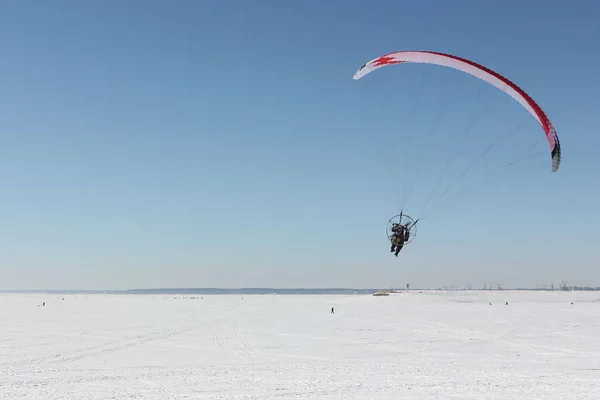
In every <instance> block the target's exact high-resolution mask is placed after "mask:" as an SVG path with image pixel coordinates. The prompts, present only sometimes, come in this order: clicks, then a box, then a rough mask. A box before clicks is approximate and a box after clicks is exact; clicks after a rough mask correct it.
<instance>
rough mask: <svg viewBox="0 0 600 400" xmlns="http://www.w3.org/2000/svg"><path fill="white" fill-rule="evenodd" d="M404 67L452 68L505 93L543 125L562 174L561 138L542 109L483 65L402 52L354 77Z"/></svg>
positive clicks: (379, 60) (554, 167)
mask: <svg viewBox="0 0 600 400" xmlns="http://www.w3.org/2000/svg"><path fill="white" fill-rule="evenodd" d="M402 63H423V64H436V65H440V66H445V67H449V68H454V69H457V70H459V71H462V72H465V73H467V74H470V75H472V76H474V77H476V78H479V79H481V80H483V81H485V82H487V83H489V84H491V85H493V86H495V87H496V88H498V89H500V90H502V91H503V92H505V93H506V94H508V95H509V96H511V97H512V98H513V99H515V100H516V101H517V102H519V104H521V105H522V106H523V107H525V109H526V110H527V111H529V113H530V114H531V115H533V117H534V118H535V119H536V120H537V121H538V122H539V124H540V125H541V126H542V129H544V132H545V134H546V138H547V139H548V144H549V145H550V151H551V156H552V171H553V172H556V171H558V167H559V166H560V158H561V150H560V143H559V141H558V135H557V134H556V131H555V129H554V127H553V126H552V123H551V122H550V120H549V119H548V117H547V116H546V114H545V113H544V111H542V109H541V108H540V106H538V105H537V103H536V102H535V101H533V99H532V98H531V97H530V96H529V95H528V94H527V93H525V91H523V89H521V88H520V87H518V86H517V85H516V84H514V83H513V82H511V81H510V80H508V79H507V78H505V77H503V76H502V75H500V74H498V73H497V72H494V71H492V70H491V69H489V68H486V67H484V66H483V65H480V64H477V63H475V62H473V61H469V60H466V59H464V58H460V57H457V56H453V55H450V54H444V53H437V52H432V51H398V52H395V53H389V54H386V55H383V56H381V57H378V58H375V59H373V60H371V61H369V62H368V63H366V64H365V65H363V66H362V67H360V69H359V70H358V71H356V72H355V73H354V76H353V79H354V80H358V79H360V78H362V77H363V76H365V75H367V74H369V73H371V72H373V71H375V70H376V69H379V68H381V67H385V66H387V65H393V64H402Z"/></svg>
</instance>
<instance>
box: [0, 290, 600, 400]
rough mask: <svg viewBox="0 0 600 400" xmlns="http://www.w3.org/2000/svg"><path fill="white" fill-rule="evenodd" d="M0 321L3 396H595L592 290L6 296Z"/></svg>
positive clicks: (597, 300)
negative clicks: (301, 294)
mask: <svg viewBox="0 0 600 400" xmlns="http://www.w3.org/2000/svg"><path fill="white" fill-rule="evenodd" d="M63 297H64V300H62V298H63ZM192 297H195V296H192ZM200 297H202V298H200ZM43 301H45V302H46V306H45V307H43V306H42V305H41V304H42V302H43ZM506 301H508V303H509V304H508V305H505V302H506ZM489 302H492V305H491V306H490V305H489V304H488V303H489ZM571 302H573V304H571ZM331 307H335V314H334V315H332V314H331V313H330V310H331ZM0 321H1V325H0V399H15V398H18V399H35V400H42V399H43V400H53V399H81V400H95V399H157V400H168V399H257V400H258V399H260V400H265V399H270V400H273V399H331V400H341V399H344V400H347V399H476V400H483V399H502V400H506V399H527V400H531V399H567V398H569V399H595V400H597V399H600V334H599V331H600V293H593V292H570V293H567V292H510V291H502V292H422V293H417V292H411V293H408V294H394V295H391V296H389V297H374V296H364V295H361V296H339V295H338V296H325V295H322V296H286V295H263V296H260V295H254V296H250V295H246V296H239V295H225V296H206V295H205V296H201V295H199V296H197V299H191V298H190V295H187V296H173V295H169V296H145V295H87V296H86V295H77V296H75V295H65V296H63V295H58V296H57V295H18V294H17V295H15V294H11V295H0Z"/></svg>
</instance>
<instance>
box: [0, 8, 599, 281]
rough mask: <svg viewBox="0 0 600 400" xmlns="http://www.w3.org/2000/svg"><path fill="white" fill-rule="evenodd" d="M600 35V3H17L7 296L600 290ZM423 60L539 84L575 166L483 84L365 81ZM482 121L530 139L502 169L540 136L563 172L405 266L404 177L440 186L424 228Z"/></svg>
mask: <svg viewBox="0 0 600 400" xmlns="http://www.w3.org/2000/svg"><path fill="white" fill-rule="evenodd" d="M599 20H600V3H599V2H597V1H593V0H589V1H586V0H578V1H575V2H571V3H569V5H567V3H565V2H562V3H561V2H556V5H554V4H553V3H552V2H548V1H542V0H530V1H522V0H504V1H501V2H491V1H488V2H482V1H477V0H473V1H463V0H454V1H447V0H437V1H420V2H414V1H410V2H409V1H391V0H390V1H378V2H375V1H373V2H368V1H354V0H343V1H342V0H336V1H317V0H311V1H301V2H300V1H275V0H273V1H264V0H253V1H245V0H239V1H234V0H230V1H212V0H205V1H192V0H189V1H183V0H180V1H176V2H174V1H145V0H130V1H120V0H105V1H96V2H82V1H75V0H73V1H66V0H55V1H52V2H48V1H29V0H18V1H17V0H13V1H3V2H2V3H1V4H0V72H1V73H0V182H1V185H0V275H1V278H0V289H39V288H48V289H124V288H148V287H388V286H401V285H404V284H405V283H406V281H407V280H408V281H410V282H411V284H412V285H413V286H415V287H440V286H446V285H450V284H454V285H456V286H458V287H462V286H464V285H466V284H471V285H473V286H474V287H482V286H483V284H484V282H488V284H490V283H491V284H496V283H502V284H504V286H506V287H524V286H527V287H537V286H538V285H541V284H550V283H552V282H553V283H554V284H555V285H558V283H559V282H560V281H561V280H567V281H568V282H569V283H570V284H576V285H594V286H600V271H599V270H598V259H599V257H598V256H599V254H600V251H599V250H598V239H600V235H599V234H598V224H599V223H600V217H599V212H598V207H599V205H600V200H599V195H600V179H599V178H598V175H599V173H600V168H599V162H598V157H597V152H598V147H599V146H600V135H599V134H600V123H599V122H598V115H597V114H598V109H599V105H600V101H599V100H598V93H600V79H599V78H598V65H599V63H600V55H599V53H598V51H597V50H598V46H599V44H600V25H599V24H598V21H599ZM404 49H422V50H435V51H442V52H448V53H453V54H456V55H459V56H463V57H466V58H470V59H473V60H475V61H477V62H480V63H483V64H485V65H487V66H489V67H491V68H493V69H495V70H497V71H498V72H500V73H502V74H504V75H506V76H508V77H509V78H510V79H512V80H513V81H515V82H517V83H518V84H519V85H520V86H521V87H523V88H524V89H525V90H526V91H527V92H529V93H530V94H531V95H532V97H533V98H534V99H536V101H537V102H538V103H539V104H540V105H541V107H542V108H543V109H544V110H545V111H546V112H547V114H548V115H549V117H550V119H551V120H552V121H553V123H554V125H555V126H556V129H557V131H558V134H559V137H560V138H561V144H562V148H563V162H562V165H561V169H560V170H559V171H558V172H557V173H551V172H550V155H549V150H548V147H547V143H546V142H544V138H543V132H542V130H541V128H540V127H539V126H537V125H536V123H535V121H534V120H533V118H532V117H530V116H529V115H528V114H527V113H526V112H525V111H524V110H523V109H522V108H520V106H519V105H518V104H517V103H516V102H514V101H512V99H510V98H509V97H508V96H506V95H504V94H502V93H500V92H499V91H497V90H490V89H489V87H488V86H485V85H483V84H481V82H479V81H477V80H476V79H475V78H470V77H468V76H466V75H465V76H463V75H462V74H461V73H459V72H456V71H451V70H446V69H440V68H437V69H432V68H425V67H423V68H419V67H416V68H413V67H415V66H392V67H389V69H386V70H385V71H384V70H380V71H376V72H374V73H373V74H372V75H368V76H367V77H365V78H364V79H363V80H361V81H353V80H352V74H353V73H354V72H355V71H356V70H357V69H358V68H359V67H360V66H361V65H362V64H364V63H365V62H367V61H368V60H370V59H372V58H375V57H377V56H379V55H381V54H384V53H388V52H391V51H396V50H404ZM405 67H406V68H405ZM438 90H439V96H438ZM468 90H470V91H471V92H470V93H471V94H470V95H467V94H466V93H468ZM413 92H419V93H421V95H419V96H420V97H415V96H413V95H412V93H413ZM498 93H500V94H501V96H497V94H498ZM480 95H481V96H480ZM480 97H481V98H482V99H483V98H486V99H491V100H489V103H487V104H488V106H486V107H484V106H481V104H480V100H479V99H480ZM423 99H426V100H423ZM440 99H444V101H443V102H442V101H441V100H440ZM438 100H440V101H439V104H438V103H436V101H438ZM486 101H487V100H486ZM417 105H418V106H417ZM490 105H491V106H490ZM413 106H414V107H413ZM438 106H439V108H438ZM480 106H481V107H480ZM472 112H475V114H476V118H477V123H478V126H479V127H480V128H478V130H477V135H472V136H477V137H481V138H482V139H483V138H487V139H486V140H487V145H489V144H491V143H493V139H492V138H494V137H500V136H501V135H500V133H501V132H504V128H501V127H502V126H504V124H505V123H506V124H507V125H506V126H509V122H507V121H511V122H510V124H513V122H514V124H513V125H510V128H507V129H506V130H507V131H510V130H515V131H516V132H519V133H518V134H517V135H513V136H512V137H511V138H509V139H508V141H507V142H505V145H504V147H503V149H505V150H503V151H502V152H501V153H500V155H499V156H495V157H497V158H495V160H500V161H502V162H506V163H508V162H510V161H512V160H514V159H515V158H517V157H518V156H519V154H521V152H522V151H523V150H524V149H525V148H526V147H527V145H526V143H527V142H533V143H534V144H535V145H536V146H537V149H538V150H541V151H542V152H544V154H543V157H541V158H538V161H540V160H541V164H542V168H537V169H535V168H529V169H528V168H521V169H514V170H511V171H513V172H509V170H506V171H504V170H502V172H503V173H502V174H500V175H498V176H499V178H498V179H497V180H494V181H493V183H491V184H488V185H484V186H481V187H478V188H477V189H475V190H474V191H472V192H468V193H466V194H465V195H464V196H463V197H460V198H457V199H456V200H455V201H454V202H452V203H451V204H450V205H448V206H444V207H442V208H440V210H439V211H438V212H436V213H432V214H431V216H430V217H428V218H425V219H423V220H422V221H421V222H420V223H419V231H418V236H417V237H416V239H415V240H414V242H413V243H411V244H410V245H408V246H407V247H406V248H405V249H404V250H403V252H402V253H401V254H400V257H399V258H395V257H393V255H391V254H390V253H389V244H388V242H387V239H386V236H385V233H384V229H385V226H386V223H387V220H388V219H389V218H390V217H391V216H393V215H394V214H397V213H398V212H399V210H400V206H399V203H398V200H399V199H402V198H403V193H406V192H403V191H401V190H400V189H399V188H401V187H404V188H405V189H406V188H407V187H408V186H410V185H409V184H408V182H409V180H407V179H408V178H406V177H404V175H403V173H404V172H410V170H411V168H412V170H413V171H421V170H422V173H420V174H419V175H415V174H413V177H415V176H416V178H415V181H416V182H417V185H416V186H415V187H417V186H418V187H420V188H424V189H423V191H421V192H419V191H415V192H414V194H411V196H409V201H408V202H407V203H406V204H405V208H404V211H405V212H406V213H407V214H410V215H413V216H415V218H416V217H417V216H418V215H420V213H421V210H422V208H423V206H424V205H425V203H426V200H427V198H428V196H429V193H430V192H431V190H432V189H433V188H435V187H436V182H437V181H438V179H440V177H441V176H442V172H443V170H444V168H445V167H444V166H445V165H446V164H445V163H446V161H445V160H444V161H443V162H441V161H440V160H441V157H442V156H444V155H446V156H447V155H448V154H454V153H450V152H449V151H448V147H447V146H449V144H451V143H457V142H460V140H459V138H461V137H462V135H463V132H466V130H468V127H469V126H470V125H471V123H472V122H473V121H474V120H473V119H472V117H471V115H473V114H471V113H472ZM461 113H462V115H463V116H464V118H463V121H462V128H458V127H459V126H460V124H459V123H458V122H459V121H458V119H457V118H456V119H457V121H455V118H454V116H455V115H461ZM442 115H443V118H442ZM515 121H516V122H515ZM516 126H519V129H517V128H515V127H516ZM465 127H467V128H465ZM481 127H485V129H482V128H481ZM523 127H524V128H523ZM521 128H523V129H521ZM433 131H436V132H437V134H436V135H433V136H432V137H433V139H432V141H431V142H430V144H428V145H427V144H425V145H422V146H417V142H418V140H415V141H412V140H411V141H408V140H407V139H406V138H407V137H408V136H407V135H409V133H410V134H412V136H411V137H414V138H417V139H418V138H424V137H429V134H430V133H432V132H433ZM439 132H443V133H442V134H440V133H439ZM478 135H479V136H478ZM536 139H537V140H538V141H537V143H536ZM506 143H509V144H510V145H508V146H507V145H506ZM513 143H514V144H515V145H514V146H513V145H512V144H513ZM413 144H414V146H413ZM411 146H413V147H411ZM461 151H462V153H460V154H462V155H464V156H465V157H466V156H470V157H471V158H477V156H478V154H479V150H475V148H474V147H473V146H471V145H467V144H465V145H464V146H463V147H462V150H461ZM419 152H426V153H427V157H429V158H418V157H416V158H415V159H414V160H415V161H408V162H406V163H404V162H403V161H404V160H409V159H408V158H407V157H408V156H414V155H417V156H418V155H419V154H421V153H419ZM423 154H424V153H423ZM419 159H421V160H425V161H424V162H423V164H422V165H425V167H423V168H421V169H419V168H418V166H419V165H421V164H419V161H418V160H419ZM459 159H460V158H457V160H459ZM429 160H432V161H429ZM487 165H488V164H485V165H483V164H481V165H477V166H476V168H473V170H478V171H479V172H481V173H487V172H488V166H487ZM457 171H458V172H454V175H453V176H454V177H457V176H459V174H460V170H457ZM514 171H518V172H514ZM525 171H527V173H525ZM449 176H452V175H451V174H449ZM444 182H446V181H444ZM488 183H489V182H488ZM438 193H439V192H438ZM439 204H442V203H439Z"/></svg>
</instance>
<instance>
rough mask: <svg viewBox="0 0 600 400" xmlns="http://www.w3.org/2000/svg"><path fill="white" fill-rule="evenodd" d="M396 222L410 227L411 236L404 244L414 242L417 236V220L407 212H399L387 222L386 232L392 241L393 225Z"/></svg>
mask: <svg viewBox="0 0 600 400" xmlns="http://www.w3.org/2000/svg"><path fill="white" fill-rule="evenodd" d="M394 224H402V225H404V226H406V227H407V228H408V232H409V237H408V240H407V241H406V242H404V244H408V243H410V242H412V241H413V239H414V238H415V236H417V225H416V221H415V220H414V219H412V218H411V217H409V216H408V215H406V214H398V215H395V216H393V217H392V218H390V220H389V221H388V223H387V229H386V232H387V237H388V239H389V241H390V242H391V241H392V237H393V236H394V232H392V226H394Z"/></svg>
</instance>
